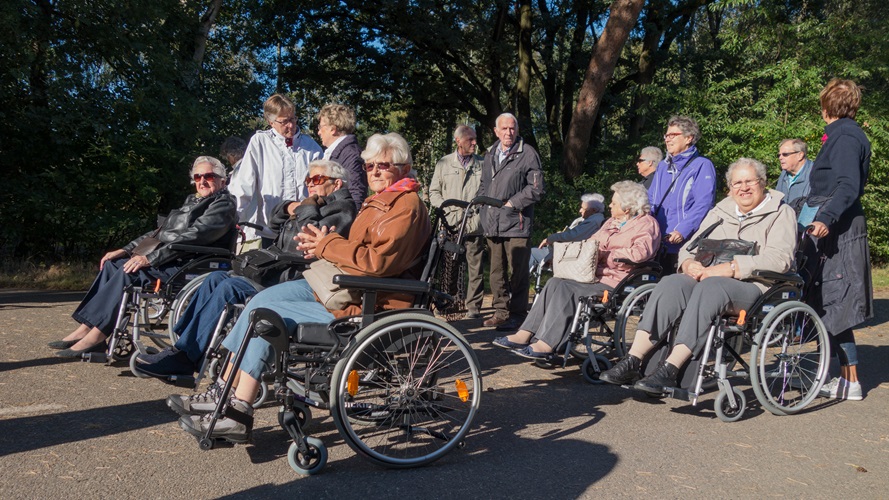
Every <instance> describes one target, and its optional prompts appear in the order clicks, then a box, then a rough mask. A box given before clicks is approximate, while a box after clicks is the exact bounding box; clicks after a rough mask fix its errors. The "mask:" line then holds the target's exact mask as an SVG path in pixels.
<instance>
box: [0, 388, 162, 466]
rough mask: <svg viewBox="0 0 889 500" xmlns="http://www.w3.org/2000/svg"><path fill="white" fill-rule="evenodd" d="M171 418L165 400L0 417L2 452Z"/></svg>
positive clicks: (33, 447)
mask: <svg viewBox="0 0 889 500" xmlns="http://www.w3.org/2000/svg"><path fill="white" fill-rule="evenodd" d="M169 422H170V412H169V410H167V408H166V405H165V404H164V402H163V401H143V402H139V403H132V404H127V405H119V406H106V407H102V408H92V409H89V410H82V411H72V412H64V413H56V414H52V415H38V416H28V417H21V418H12V419H8V420H0V456H5V455H12V454H15V453H21V452H26V451H33V450H38V449H40V448H47V447H51V446H56V445H59V444H64V443H73V442H77V441H85V440H88V439H93V438H98V437H104V436H110V435H114V434H119V433H123V432H127V431H131V430H134V429H142V428H145V427H152V426H154V425H159V424H167V423H169Z"/></svg>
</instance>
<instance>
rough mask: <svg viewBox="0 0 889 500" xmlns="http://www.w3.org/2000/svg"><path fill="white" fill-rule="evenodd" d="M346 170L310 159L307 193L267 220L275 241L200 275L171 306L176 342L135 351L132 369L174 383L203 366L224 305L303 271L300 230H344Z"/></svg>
mask: <svg viewBox="0 0 889 500" xmlns="http://www.w3.org/2000/svg"><path fill="white" fill-rule="evenodd" d="M345 175H346V173H345V170H344V169H343V167H342V166H340V164H338V163H336V162H332V161H328V160H316V161H314V162H312V163H310V164H309V175H308V176H307V177H306V186H308V192H309V197H308V198H306V199H305V200H303V201H302V202H297V201H284V202H282V203H280V204H279V205H278V206H277V207H276V208H275V211H274V216H273V219H272V221H271V225H272V229H273V230H277V231H279V234H278V239H277V240H276V241H275V243H274V245H273V246H272V247H271V248H270V249H261V250H259V249H258V250H251V251H250V252H247V253H246V254H244V255H241V256H239V257H238V258H236V262H235V266H234V267H235V269H234V270H233V271H232V272H225V271H216V272H212V273H209V274H207V275H205V276H202V277H201V278H198V280H201V282H200V285H196V286H197V288H194V289H193V290H194V291H193V294H191V295H190V296H189V297H188V298H187V299H185V300H187V304H188V305H187V307H186V308H184V311H183V312H182V313H181V315H180V314H178V310H179V308H174V317H173V318H171V322H172V323H173V324H174V326H173V332H174V334H175V335H177V336H178V340H177V341H176V344H175V345H174V346H172V347H169V348H166V349H164V350H162V351H160V352H159V353H154V354H150V353H147V352H146V353H137V354H135V355H134V356H135V360H134V362H132V363H131V364H130V365H131V367H132V368H133V372H134V373H135V374H136V375H137V376H149V377H157V378H160V379H162V380H169V381H175V382H177V383H181V382H182V381H184V380H189V379H190V378H191V377H192V375H193V374H194V372H195V370H197V369H198V368H199V367H201V361H202V360H203V359H204V356H205V354H207V349H208V347H209V346H210V345H211V341H212V340H213V338H214V336H215V335H218V334H219V332H218V330H219V328H221V327H222V326H224V324H225V323H226V321H225V320H220V316H221V315H222V314H223V312H224V311H226V310H228V307H227V306H230V305H234V304H243V303H244V302H246V301H247V300H248V299H249V298H250V297H252V296H254V295H255V294H256V293H258V292H259V291H260V290H263V289H264V288H266V287H269V286H272V285H275V284H278V283H281V282H285V281H290V280H291V279H294V278H297V277H299V276H300V275H301V271H302V270H304V269H305V267H306V266H307V262H308V260H307V259H305V258H304V256H303V253H302V252H301V251H299V250H297V248H296V244H297V242H296V241H293V240H295V235H296V232H298V231H299V229H301V228H302V227H304V226H306V225H309V224H311V225H314V226H316V227H329V228H331V230H334V229H335V230H336V232H337V233H339V234H342V235H348V234H349V228H350V227H351V225H352V221H353V220H354V218H355V212H356V209H355V204H354V202H352V199H351V196H350V193H349V190H348V188H347V187H346V186H345V184H344V182H345V181H344V178H345ZM238 263H241V265H240V266H239V265H238ZM251 270H252V271H251ZM189 290H192V288H190V289H189ZM185 294H189V292H185ZM177 300H179V299H177ZM220 323H222V324H221V325H220ZM205 364H206V363H205Z"/></svg>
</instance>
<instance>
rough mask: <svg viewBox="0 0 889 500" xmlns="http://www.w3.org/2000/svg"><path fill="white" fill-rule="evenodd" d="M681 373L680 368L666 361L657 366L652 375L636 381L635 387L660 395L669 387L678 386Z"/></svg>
mask: <svg viewBox="0 0 889 500" xmlns="http://www.w3.org/2000/svg"><path fill="white" fill-rule="evenodd" d="M678 375H679V368H676V367H675V366H673V365H671V364H670V363H667V362H666V361H664V362H663V363H661V366H658V367H657V370H655V371H654V373H652V374H651V375H649V376H647V377H645V378H643V379H642V380H640V381H638V382H636V384H635V385H634V386H633V388H634V389H639V390H640V391H645V392H647V393H649V394H654V395H657V396H660V395H661V394H663V393H664V389H665V388H667V387H676V377H677V376H678Z"/></svg>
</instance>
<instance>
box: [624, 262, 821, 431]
mask: <svg viewBox="0 0 889 500" xmlns="http://www.w3.org/2000/svg"><path fill="white" fill-rule="evenodd" d="M751 279H752V280H754V281H758V282H760V283H763V284H765V285H766V286H768V287H769V288H768V289H767V290H766V291H765V292H764V293H763V294H762V296H760V298H759V299H757V301H756V302H755V303H754V305H753V306H752V307H751V308H750V309H749V310H744V311H740V312H739V313H738V314H729V315H724V316H722V317H720V318H717V319H716V320H714V322H713V324H712V325H711V326H710V330H709V332H708V334H707V341H706V343H705V347H704V349H703V351H702V353H701V354H700V356H698V357H697V358H693V359H692V360H691V361H689V363H687V364H686V366H685V367H682V368H681V369H680V371H679V384H678V385H679V387H671V388H666V389H665V393H664V394H663V395H662V396H666V397H672V398H676V399H682V400H685V401H690V402H691V403H692V405H693V406H694V405H696V404H697V402H698V399H699V398H700V396H701V395H703V394H704V393H705V392H707V391H708V390H709V389H711V388H714V387H717V388H718V390H719V392H718V394H717V396H716V399H715V401H714V409H715V412H716V415H717V417H718V418H719V419H720V420H722V421H724V422H734V421H737V420H739V419H740V418H741V417H743V415H744V412H745V410H746V408H747V398H746V396H745V394H744V391H742V390H741V389H740V388H739V387H737V386H735V385H733V383H732V381H731V380H730V377H744V378H747V377H749V379H750V383H751V385H752V386H753V392H754V394H755V395H756V399H757V401H758V402H759V404H760V405H761V406H762V407H763V408H765V409H766V410H768V411H769V412H770V413H772V414H774V415H779V416H781V415H791V414H794V413H798V412H800V411H802V410H803V409H804V408H805V407H806V406H807V405H808V404H809V403H811V402H812V401H813V400H814V399H815V398H816V397H817V396H818V394H819V391H820V390H821V387H822V385H824V382H825V381H826V379H827V378H828V367H829V362H830V344H829V338H828V332H827V329H826V328H825V327H824V324H823V323H822V321H821V318H820V317H819V316H818V314H817V313H816V312H815V311H814V310H813V309H812V308H811V307H810V306H809V305H807V304H806V303H804V302H802V298H803V294H804V285H805V281H804V279H803V278H802V277H800V276H799V275H798V274H796V273H789V274H782V273H775V272H770V271H755V272H754V273H753V277H752V278H751ZM642 293H645V294H646V295H650V293H651V290H650V289H649V290H647V292H642ZM635 299H636V300H637V301H638V302H645V300H644V299H642V298H641V295H640V296H637V297H636V298H635ZM628 306H629V307H637V306H635V305H634V304H632V302H631V303H630V304H628ZM630 325H631V322H627V323H624V324H622V328H629V327H630ZM673 332H675V327H674V330H673ZM622 334H623V332H622ZM673 336H674V333H672V332H671V334H669V335H667V336H666V339H665V340H664V342H663V343H662V344H663V345H662V346H659V348H657V349H656V350H655V351H654V353H653V354H652V355H651V356H650V357H649V359H648V360H647V366H646V370H645V375H648V374H650V373H651V372H653V371H654V369H655V367H656V365H657V364H658V363H657V361H660V360H662V359H666V355H667V353H668V351H669V349H670V346H671V345H672V337H673ZM747 347H749V348H750V350H749V360H750V361H749V364H748V363H747V362H746V361H745V360H744V354H746V352H745V351H746V348H747Z"/></svg>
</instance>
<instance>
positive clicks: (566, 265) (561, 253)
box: [553, 240, 599, 283]
mask: <svg viewBox="0 0 889 500" xmlns="http://www.w3.org/2000/svg"><path fill="white" fill-rule="evenodd" d="M598 259H599V242H598V241H596V240H583V241H557V242H555V243H553V276H555V277H556V278H563V279H568V280H573V281H577V282H578V283H595V282H597V281H599V280H598V278H596V265H597V263H598Z"/></svg>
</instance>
